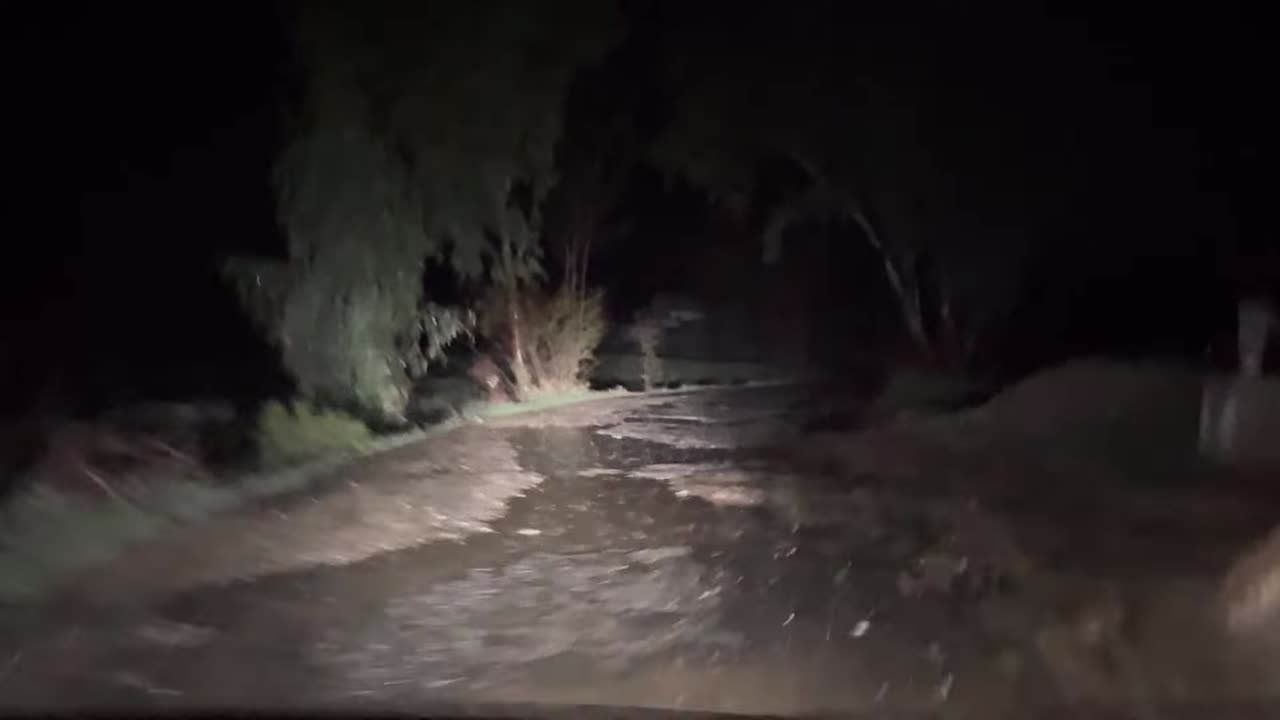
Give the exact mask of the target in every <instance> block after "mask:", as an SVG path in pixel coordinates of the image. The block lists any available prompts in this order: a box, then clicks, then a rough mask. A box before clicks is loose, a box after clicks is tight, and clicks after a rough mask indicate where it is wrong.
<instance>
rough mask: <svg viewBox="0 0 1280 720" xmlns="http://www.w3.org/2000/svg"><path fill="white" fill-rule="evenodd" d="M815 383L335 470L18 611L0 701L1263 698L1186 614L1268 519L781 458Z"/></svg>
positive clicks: (472, 435) (1214, 636)
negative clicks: (223, 528)
mask: <svg viewBox="0 0 1280 720" xmlns="http://www.w3.org/2000/svg"><path fill="white" fill-rule="evenodd" d="M815 393H816V394H817V395H815ZM820 394H821V393H820V390H818V389H815V388H810V387H804V388H801V387H771V388H751V387H747V388H736V389H722V390H707V391H701V392H695V393H688V394H674V395H668V396H665V397H660V398H648V399H644V400H639V399H628V398H622V399H609V400H602V401H597V403H596V404H594V405H592V404H590V403H589V404H588V405H592V407H587V406H583V407H579V408H576V409H575V408H566V409H562V410H557V411H550V412H548V413H543V414H542V415H540V416H534V417H527V418H519V419H515V418H513V419H507V420H505V421H501V422H496V423H489V424H485V425H474V426H469V427H467V428H463V429H462V430H460V431H458V432H457V433H455V434H453V435H451V436H447V437H445V438H442V439H437V440H435V441H433V442H432V443H429V444H426V445H424V446H422V447H420V448H415V447H410V448H403V449H401V450H398V451H395V453H397V454H393V455H392V456H390V457H389V458H383V459H372V460H367V461H363V463H362V464H357V465H355V466H353V467H351V468H349V469H348V470H346V471H344V472H346V473H348V474H349V475H350V476H351V477H352V478H354V479H355V481H358V483H357V484H358V485H359V487H360V488H361V489H359V490H353V489H351V488H345V489H344V488H343V487H339V486H335V487H332V488H330V489H328V490H326V489H324V488H321V489H318V490H316V491H315V493H313V494H311V495H310V496H309V497H305V498H294V499H291V500H290V501H289V502H286V503H283V504H282V505H281V506H280V507H272V508H269V509H262V510H259V511H257V513H258V514H257V518H256V519H235V521H234V522H235V523H239V524H234V525H228V526H227V527H234V528H237V529H236V530H235V532H234V535H235V537H231V533H230V531H228V532H225V533H223V535H222V536H221V537H222V538H223V539H222V540H219V536H218V535H217V534H215V533H214V532H213V531H212V530H208V531H204V532H203V534H200V535H196V534H193V533H189V534H188V536H187V537H186V539H175V540H174V541H173V542H171V543H169V546H168V547H165V548H158V549H142V550H140V554H139V555H137V556H136V557H135V558H134V559H132V560H129V559H126V560H125V561H124V562H126V563H127V564H126V565H120V566H119V567H118V568H117V571H118V572H116V573H115V575H114V579H113V576H112V575H103V574H99V575H97V576H96V577H95V578H93V579H92V580H86V581H84V583H83V584H82V585H80V586H79V587H78V592H80V593H82V594H84V595H85V597H83V598H81V599H82V600H83V602H82V603H75V602H63V603H62V604H61V605H60V608H59V610H58V611H57V614H56V615H52V614H51V612H52V611H50V612H49V613H44V614H42V613H41V612H38V611H23V612H25V613H27V616H24V620H23V621H22V622H20V623H19V622H16V621H15V622H10V623H9V625H8V626H7V627H6V630H5V632H6V636H7V637H6V638H5V641H6V643H7V645H8V646H7V647H6V648H4V650H5V655H4V656H3V657H0V707H4V708H9V709H15V708H18V709H32V708H41V709H51V708H67V707H76V708H86V707H89V708H106V709H123V708H174V709H178V708H181V709H190V708H211V707H216V708H226V707H237V708H255V709H271V708H291V709H296V708H300V707H306V708H317V709H322V708H360V707H367V708H389V707H395V708H408V709H414V708H417V709H420V710H422V711H426V710H428V709H429V708H430V707H432V705H433V704H434V703H440V702H450V703H463V704H473V703H477V704H478V703H540V704H553V705H556V704H604V705H618V706H643V707H661V708H676V709H697V710H715V711H727V712H736V713H749V714H766V713H768V714H787V715H793V714H811V713H818V714H836V715H841V714H851V713H862V712H865V713H874V712H879V711H889V710H904V709H905V710H913V711H914V710H918V711H936V712H937V713H939V714H941V715H944V716H951V717H1001V716H1003V715H1005V714H1006V713H1012V712H1015V711H1018V710H1019V709H1025V708H1053V707H1061V706H1070V705H1071V704H1072V703H1104V704H1109V705H1125V706H1129V707H1136V708H1138V709H1139V710H1141V711H1151V710H1153V709H1158V708H1159V707H1164V706H1167V705H1168V704H1169V703H1173V702H1177V701H1181V700H1186V701H1188V702H1192V701H1194V702H1236V701H1241V700H1248V701H1255V700H1259V699H1264V700H1265V699H1266V698H1267V697H1270V693H1271V692H1272V688H1271V687H1270V684H1269V682H1268V681H1267V680H1266V678H1265V677H1263V676H1265V675H1266V673H1265V672H1263V673H1257V672H1254V670H1257V669H1258V668H1259V667H1261V666H1260V663H1262V662H1263V660H1261V659H1259V658H1260V657H1261V656H1259V655H1250V654H1248V653H1247V652H1246V651H1244V650H1240V649H1238V648H1236V647H1235V646H1232V645H1231V644H1230V643H1228V642H1227V641H1226V640H1224V639H1223V638H1222V637H1221V636H1220V634H1219V633H1218V631H1217V629H1216V627H1215V625H1214V623H1213V621H1212V611H1211V608H1212V605H1213V597H1214V595H1213V594H1214V591H1215V587H1216V583H1217V579H1218V577H1219V575H1220V573H1221V570H1222V568H1223V567H1225V564H1226V563H1227V562H1229V559H1230V557H1231V556H1232V554H1233V553H1234V552H1236V551H1237V550H1238V548H1239V547H1240V545H1241V544H1242V543H1244V542H1246V541H1247V539H1248V538H1249V537H1252V536H1253V535H1256V533H1258V532H1261V531H1263V530H1264V529H1265V527H1267V525H1268V524H1269V523H1270V522H1271V521H1272V519H1274V518H1276V517H1280V515H1276V514H1274V512H1273V511H1274V508H1266V507H1261V506H1260V505H1259V503H1257V502H1255V501H1252V500H1242V501H1240V502H1233V501H1232V499H1231V498H1230V497H1226V498H1224V497H1222V496H1221V495H1220V494H1216V493H1215V494H1211V496H1206V497H1204V498H1200V497H1199V496H1197V495H1194V493H1193V494H1191V495H1188V491H1187V490H1186V489H1185V486H1180V488H1179V489H1178V490H1177V494H1163V495H1162V494H1160V492H1159V491H1158V490H1149V491H1147V494H1145V495H1142V496H1141V498H1146V499H1147V500H1146V501H1141V502H1140V501H1139V499H1135V500H1133V501H1132V502H1130V501H1129V500H1126V499H1125V498H1118V497H1116V496H1109V497H1108V498H1107V499H1106V500H1095V501H1090V500H1088V499H1086V498H1069V497H1068V495H1069V493H1067V491H1065V490H1064V489H1063V488H1061V487H1057V488H1056V489H1055V490H1054V493H1046V494H1045V497H1046V499H1045V500H1044V501H1043V502H1039V503H1037V502H1036V501H1035V498H1036V496H1037V495H1038V493H1036V492H1026V491H1025V485H1026V484H1028V483H1035V482H1037V478H1036V477H1033V476H1031V475H1034V465H1033V464H1032V465H1028V464H1027V461H1025V460H1024V461H1020V462H1021V464H1019V465H1018V467H1017V468H1014V469H1010V470H1009V471H1008V473H1009V474H1010V475H1012V476H1016V477H1013V479H1012V480H1010V482H1013V483H1020V484H1022V485H1023V486H1024V490H1023V491H1020V492H1018V493H1005V494H1003V495H1001V494H999V493H996V494H991V493H990V492H988V491H985V490H984V492H986V493H987V494H983V493H981V492H978V491H976V490H975V491H973V492H969V490H968V485H967V483H968V478H967V477H966V473H969V472H977V471H976V470H974V469H973V468H972V467H971V466H961V465H958V464H955V463H953V462H949V461H948V459H947V458H946V457H945V456H937V457H933V458H928V457H925V458H915V460H916V461H918V462H917V463H916V465H915V467H916V468H917V469H916V474H917V475H918V476H919V477H917V478H916V480H915V481H914V482H911V483H901V484H900V483H897V482H890V481H888V480H886V478H885V477H877V476H876V475H875V474H873V473H868V472H865V471H859V472H852V471H847V470H842V469H841V468H840V467H838V466H837V467H826V468H822V467H818V466H817V465H810V464H807V463H803V462H799V461H797V459H796V458H795V456H794V455H789V454H787V453H784V452H780V451H779V450H778V448H779V447H785V446H788V445H791V444H794V443H798V442H800V441H801V440H802V438H801V437H800V435H801V430H800V428H801V427H803V426H805V424H806V422H808V421H809V420H811V419H812V417H811V416H812V414H813V408H814V407H816V406H817V403H816V402H815V397H817V396H818V395H820ZM921 452H924V451H921ZM981 467H983V468H986V470H984V472H989V471H991V468H995V469H996V470H999V468H1000V467H1002V466H1001V464H1000V462H999V459H998V458H994V459H991V461H990V462H988V463H986V464H985V465H982V466H981ZM1028 468H1032V469H1028ZM339 485H341V483H339ZM982 487H983V488H988V489H989V487H990V486H989V485H982ZM1171 492H1172V491H1171ZM325 493H334V495H332V497H329V496H326V495H325ZM343 493H345V494H343ZM1050 496H1052V498H1053V500H1052V502H1050V501H1049V499H1048V498H1049V497H1050ZM1014 497H1016V498H1017V502H1013V501H1012V500H1009V501H1008V502H1004V500H1002V498H1004V499H1008V498H1014ZM1135 497H1136V496H1135ZM339 498H340V499H339ZM1150 498H1156V500H1155V501H1150ZM1206 503H1217V504H1215V505H1212V507H1213V508H1214V510H1213V514H1215V517H1217V516H1222V517H1219V518H1218V519H1219V520H1220V522H1208V521H1202V520H1203V518H1204V514H1205V513H1203V512H1201V511H1200V510H1198V508H1199V509H1203V508H1206V507H1210V505H1208V504H1206ZM271 513H275V514H276V515H275V519H274V520H270V519H269V518H270V514H271ZM1223 513H1225V514H1226V515H1225V516H1223ZM227 522H228V523H231V522H232V520H228V521H227ZM184 543H185V545H184V547H183V548H182V549H181V550H179V549H176V548H177V546H179V545H183V544H184ZM255 548H256V549H255ZM202 558H208V560H207V562H204V561H202ZM144 585H145V586H147V588H148V590H147V592H145V593H144V592H141V591H139V592H137V593H134V592H133V588H134V587H135V586H136V587H139V588H140V587H142V586H144ZM95 588H101V591H100V593H99V592H97V591H96V590H95ZM99 594H100V595H101V596H102V597H109V596H113V595H114V596H119V597H141V598H146V600H145V601H138V602H135V603H127V602H111V603H107V602H102V603H99V602H95V598H91V597H89V596H90V595H99ZM15 612H16V611H15ZM28 616H29V617H28ZM15 625H16V626H20V627H15ZM1260 678H1261V679H1260ZM873 716H874V715H873Z"/></svg>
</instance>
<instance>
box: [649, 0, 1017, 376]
mask: <svg viewBox="0 0 1280 720" xmlns="http://www.w3.org/2000/svg"><path fill="white" fill-rule="evenodd" d="M827 12H828V10H826V9H823V8H822V7H819V6H811V7H807V8H805V9H802V10H801V11H797V12H794V13H793V12H788V13H782V14H780V13H773V12H769V11H768V9H767V8H757V7H754V6H753V7H747V6H744V7H743V8H741V10H740V12H736V13H735V14H734V16H735V20H736V23H735V24H733V25H731V26H728V27H721V25H720V24H719V19H718V18H719V16H718V15H716V14H715V13H709V14H708V15H706V16H697V15H696V14H695V15H693V16H692V17H688V16H686V17H685V20H684V22H680V23H675V24H674V25H673V26H672V28H671V30H670V31H669V32H668V33H667V34H666V36H665V37H664V39H663V56H664V59H665V67H664V78H665V84H666V85H667V86H669V87H670V88H672V95H673V97H672V98H671V107H672V110H673V112H672V116H671V118H670V124H669V126H668V127H667V129H666V131H665V132H664V133H663V135H662V136H661V137H660V139H659V141H658V143H656V145H655V148H654V153H653V156H654V159H655V161H656V162H657V164H658V165H660V166H661V167H664V168H666V169H668V170H669V171H671V172H674V173H679V174H681V175H683V176H685V177H686V178H688V179H689V180H691V181H692V182H694V183H695V184H697V185H699V186H701V187H703V188H705V189H706V190H707V191H708V192H709V193H710V194H711V195H712V196H713V197H714V198H715V199H717V200H718V201H719V202H720V204H721V205H722V206H723V207H725V208H726V209H728V210H729V211H731V212H732V213H734V214H735V215H737V216H738V217H740V218H741V219H742V221H743V222H747V223H754V224H755V225H756V226H757V227H758V228H759V234H760V235H761V236H762V238H763V244H764V248H763V249H764V252H765V255H766V258H767V259H773V258H776V256H777V254H778V253H779V252H781V251H783V249H784V246H785V245H786V244H787V243H789V242H797V241H803V240H802V239H801V238H796V237H793V236H792V235H791V234H789V231H790V230H792V229H793V228H795V227H797V226H798V225H800V224H801V223H804V222H807V221H813V220H817V219H833V220H837V221H840V222H843V223H846V224H847V225H848V226H849V227H850V228H851V232H852V233H854V234H856V235H857V236H859V237H860V238H861V239H862V241H864V242H866V243H868V244H869V245H870V246H871V247H872V248H874V250H875V251H876V252H877V254H878V255H879V256H880V258H881V264H882V266H883V274H884V277H885V280H886V284H887V286H888V288H889V290H890V291H891V292H892V293H893V296H894V297H895V298H896V301H897V305H898V307H899V310H900V315H901V318H902V323H903V326H904V328H905V330H906V333H907V335H908V337H909V338H910V339H911V340H912V342H913V343H914V344H915V345H916V346H918V347H919V348H920V349H922V350H924V351H926V352H927V353H929V354H930V355H933V356H935V357H942V358H945V359H948V360H952V361H957V362H963V361H965V360H966V359H968V358H969V357H971V356H972V354H973V353H974V351H975V349H976V346H977V343H978V340H979V338H980V336H981V334H982V333H983V332H984V331H985V330H986V329H987V325H989V324H991V323H993V322H994V321H995V320H996V318H997V317H998V311H1002V310H1006V309H1007V308H1008V307H1010V306H1011V305H1012V302H1013V297H1014V295H1015V294H1016V293H1017V292H1018V286H1017V280H1018V278H1019V273H1018V272H1017V268H1018V266H1019V264H1020V263H1021V262H1022V261H1023V259H1024V252H1025V247H1024V245H1023V244H1020V242H1018V240H1017V239H1015V240H1014V241H1013V242H1010V241H1009V240H1010V238H1009V236H1008V234H1006V233H1003V232H1001V227H1000V225H1001V224H1000V223H999V222H992V221H991V218H990V217H988V216H987V214H986V213H987V212H988V208H987V207H986V206H983V205H982V202H981V200H985V198H981V199H980V198H977V197H976V193H975V192H974V191H973V188H972V187H970V185H971V184H972V183H965V182H964V180H965V172H966V171H967V170H968V168H967V167H966V164H967V163H970V162H973V161H974V158H973V157H972V156H971V154H970V153H969V149H968V148H965V147H964V142H965V140H964V139H963V137H962V136H960V135H957V134H956V133H954V132H953V131H952V130H951V128H949V127H948V126H947V123H951V122H955V117H956V115H955V114H954V108H949V109H948V112H952V113H953V114H951V115H950V116H948V115H947V114H945V113H943V112H941V110H942V108H941V107H940V106H939V105H940V104H945V103H946V102H947V100H946V99H945V98H946V92H943V91H942V90H938V92H937V94H936V97H940V98H944V99H942V100H938V99H934V98H935V96H934V95H930V94H929V93H927V92H921V91H920V90H919V88H922V87H925V86H927V83H928V82H930V81H936V79H935V78H931V77H929V76H928V74H927V72H926V73H925V74H924V75H920V70H919V69H918V67H917V65H919V63H916V62H914V58H911V57H904V51H902V50H899V49H897V48H893V47H875V45H874V43H873V42H872V41H871V40H869V39H868V40H863V38H864V37H865V38H873V37H874V36H875V34H876V32H875V29H874V28H866V29H864V31H863V32H862V33H861V34H860V35H859V36H858V38H856V39H851V38H849V37H847V36H846V31H845V30H844V29H843V26H844V24H843V23H840V22H836V21H835V18H833V17H830V16H829V15H827ZM886 44H887V43H886ZM911 88H916V90H910V89H911ZM935 90H937V88H935ZM948 92H955V91H948ZM995 160H996V158H992V157H988V158H980V159H978V161H979V162H987V163H991V164H994V161H995Z"/></svg>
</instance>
